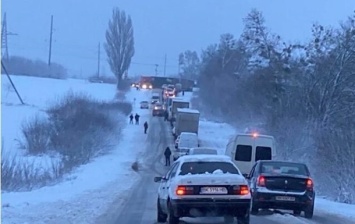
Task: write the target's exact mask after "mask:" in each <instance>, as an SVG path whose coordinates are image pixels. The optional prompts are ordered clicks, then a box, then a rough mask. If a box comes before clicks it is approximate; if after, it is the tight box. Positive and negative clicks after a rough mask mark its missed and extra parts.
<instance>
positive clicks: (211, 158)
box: [178, 154, 232, 163]
mask: <svg viewBox="0 0 355 224" xmlns="http://www.w3.org/2000/svg"><path fill="white" fill-rule="evenodd" d="M178 161H180V162H182V163H186V162H228V163H230V162H232V159H231V158H230V157H229V156H226V155H204V154H200V155H186V156H182V157H180V158H179V159H178Z"/></svg>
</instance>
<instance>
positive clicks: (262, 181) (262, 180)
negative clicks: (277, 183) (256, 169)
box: [257, 176, 265, 187]
mask: <svg viewBox="0 0 355 224" xmlns="http://www.w3.org/2000/svg"><path fill="white" fill-rule="evenodd" d="M257 185H258V186H260V187H265V177H264V176H259V177H258V182H257Z"/></svg>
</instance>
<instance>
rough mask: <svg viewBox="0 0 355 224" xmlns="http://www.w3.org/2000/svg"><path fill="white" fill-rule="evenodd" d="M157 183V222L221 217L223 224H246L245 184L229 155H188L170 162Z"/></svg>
mask: <svg viewBox="0 0 355 224" xmlns="http://www.w3.org/2000/svg"><path fill="white" fill-rule="evenodd" d="M154 181H155V182H158V183H160V185H159V189H158V198H157V219H158V220H157V221H158V223H162V222H163V223H165V222H166V221H167V219H168V223H169V224H178V223H179V219H180V218H181V217H199V216H204V217H205V216H209V215H211V216H223V217H224V219H225V223H233V221H234V217H236V218H237V221H238V224H249V223H250V215H249V214H250V203H251V194H250V189H249V186H248V182H247V181H246V179H245V178H244V177H243V175H242V174H241V172H240V171H239V169H238V168H237V166H236V165H235V164H234V163H233V162H232V160H231V158H230V157H229V156H225V155H188V156H183V157H180V158H179V159H178V160H177V161H176V162H174V163H173V165H172V166H171V168H170V169H169V171H168V172H167V174H166V175H165V176H164V177H155V178H154Z"/></svg>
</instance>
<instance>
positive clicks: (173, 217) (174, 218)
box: [168, 204, 180, 224]
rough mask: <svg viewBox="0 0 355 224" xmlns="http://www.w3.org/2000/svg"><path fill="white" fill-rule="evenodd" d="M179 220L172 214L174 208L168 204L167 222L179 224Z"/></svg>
mask: <svg viewBox="0 0 355 224" xmlns="http://www.w3.org/2000/svg"><path fill="white" fill-rule="evenodd" d="M179 222H180V218H179V217H176V216H174V210H173V208H172V207H171V205H170V204H169V218H168V223H169V224H179Z"/></svg>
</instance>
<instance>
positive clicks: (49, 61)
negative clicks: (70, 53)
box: [48, 15, 53, 66]
mask: <svg viewBox="0 0 355 224" xmlns="http://www.w3.org/2000/svg"><path fill="white" fill-rule="evenodd" d="M52 34H53V15H52V16H51V29H50V31H49V55H48V66H51V57H52Z"/></svg>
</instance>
